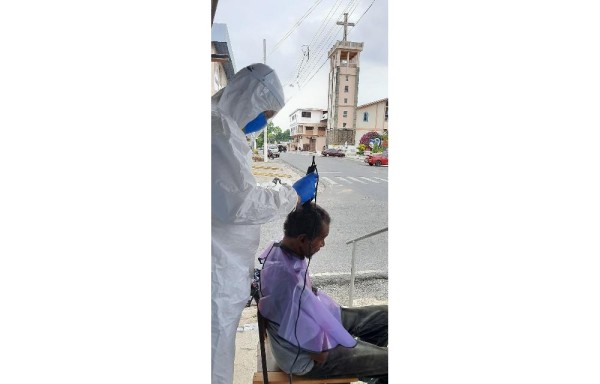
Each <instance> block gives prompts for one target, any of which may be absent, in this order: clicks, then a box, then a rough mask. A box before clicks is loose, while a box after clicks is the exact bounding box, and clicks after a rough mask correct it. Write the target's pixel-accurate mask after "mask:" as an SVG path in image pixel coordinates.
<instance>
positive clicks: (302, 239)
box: [282, 203, 331, 258]
mask: <svg viewBox="0 0 600 384" xmlns="http://www.w3.org/2000/svg"><path fill="white" fill-rule="evenodd" d="M330 223H331V217H329V214H328V213H327V211H325V210H324V209H323V208H321V207H320V206H318V205H316V204H314V203H311V204H307V205H306V206H299V207H298V208H297V209H295V210H294V211H292V212H290V214H289V215H288V216H287V219H286V220H285V223H284V224H283V232H284V238H283V241H282V244H283V245H285V246H286V247H288V248H290V249H291V250H293V251H294V252H295V253H296V254H298V255H299V256H304V257H308V258H310V257H312V255H314V254H315V253H317V252H318V251H319V250H320V249H321V248H322V247H324V246H325V238H326V237H327V236H328V235H329V224H330Z"/></svg>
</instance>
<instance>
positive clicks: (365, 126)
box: [355, 97, 388, 145]
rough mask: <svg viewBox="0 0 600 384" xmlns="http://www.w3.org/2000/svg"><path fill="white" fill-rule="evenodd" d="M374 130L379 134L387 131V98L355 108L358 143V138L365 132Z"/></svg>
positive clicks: (358, 139) (357, 141) (356, 138)
mask: <svg viewBox="0 0 600 384" xmlns="http://www.w3.org/2000/svg"><path fill="white" fill-rule="evenodd" d="M371 131H375V132H377V133H379V134H383V133H387V131H388V99H387V97H386V98H385V99H381V100H376V101H373V102H370V103H367V104H363V105H360V106H358V107H357V108H356V136H355V143H356V145H358V143H359V142H360V138H361V137H362V136H363V135H364V134H365V133H367V132H371Z"/></svg>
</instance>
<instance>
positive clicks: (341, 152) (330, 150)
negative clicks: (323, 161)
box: [321, 148, 346, 157]
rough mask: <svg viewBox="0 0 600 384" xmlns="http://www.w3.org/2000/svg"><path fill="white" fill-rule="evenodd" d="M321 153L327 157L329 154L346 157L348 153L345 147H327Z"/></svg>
mask: <svg viewBox="0 0 600 384" xmlns="http://www.w3.org/2000/svg"><path fill="white" fill-rule="evenodd" d="M321 155H322V156H325V157H327V156H334V157H345V156H346V153H345V152H344V150H343V149H336V148H327V149H324V150H323V151H322V152H321Z"/></svg>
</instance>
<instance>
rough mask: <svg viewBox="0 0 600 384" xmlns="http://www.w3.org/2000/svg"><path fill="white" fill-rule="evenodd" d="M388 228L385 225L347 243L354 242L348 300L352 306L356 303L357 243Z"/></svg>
mask: <svg viewBox="0 0 600 384" xmlns="http://www.w3.org/2000/svg"><path fill="white" fill-rule="evenodd" d="M387 230H388V227H385V228H383V229H380V230H378V231H375V232H371V233H369V234H367V235H364V236H361V237H357V238H356V239H353V240H350V241H347V242H346V245H348V244H350V243H352V265H351V266H350V294H349V300H348V301H349V306H350V307H352V306H353V304H354V278H355V277H356V270H355V266H354V264H355V259H356V256H355V255H356V243H357V242H359V241H361V240H364V239H367V238H369V237H371V236H375V235H378V234H380V233H382V232H387Z"/></svg>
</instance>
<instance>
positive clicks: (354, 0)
mask: <svg viewBox="0 0 600 384" xmlns="http://www.w3.org/2000/svg"><path fill="white" fill-rule="evenodd" d="M358 3H359V0H351V1H350V2H349V3H348V4H347V5H346V7H345V9H344V10H343V13H348V12H349V11H350V10H351V12H354V10H355V9H356V6H357V5H358ZM336 29H337V31H336ZM340 31H341V27H338V25H337V24H332V25H331V27H330V29H329V31H328V35H327V36H326V37H324V38H323V39H322V40H321V42H320V43H319V47H317V53H316V54H314V55H313V57H316V59H315V60H313V62H312V63H311V65H310V66H308V67H305V71H304V73H303V74H302V75H303V78H306V77H308V76H309V74H310V73H311V72H312V70H313V69H314V68H315V67H316V66H318V63H319V62H320V59H319V58H321V57H322V56H323V55H326V54H327V53H328V52H329V49H330V47H331V45H332V43H333V42H334V41H335V40H336V36H337V34H338V33H339V32H340ZM332 32H333V33H332ZM327 56H328V55H327Z"/></svg>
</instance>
